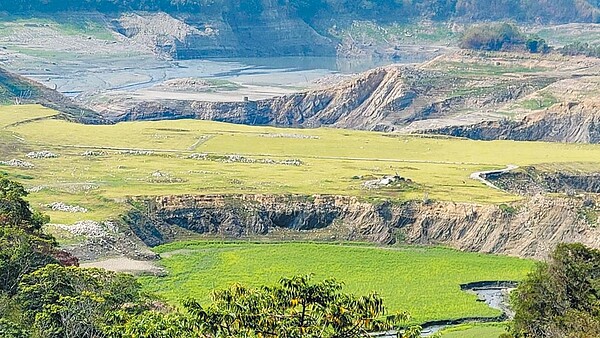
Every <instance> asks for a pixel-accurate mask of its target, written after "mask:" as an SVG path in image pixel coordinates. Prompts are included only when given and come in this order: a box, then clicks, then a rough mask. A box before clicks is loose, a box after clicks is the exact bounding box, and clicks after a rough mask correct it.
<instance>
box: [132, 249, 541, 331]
mask: <svg viewBox="0 0 600 338" xmlns="http://www.w3.org/2000/svg"><path fill="white" fill-rule="evenodd" d="M155 250H156V251H157V252H159V253H161V256H162V257H163V259H162V260H161V261H160V264H161V265H163V266H164V267H165V268H166V269H167V270H168V271H169V274H168V275H167V276H166V277H143V278H142V279H141V281H142V283H143V284H144V286H145V288H146V289H147V290H149V291H152V292H156V293H158V294H159V295H161V296H163V297H165V299H167V300H168V301H170V302H173V303H177V302H179V301H181V300H183V299H185V298H186V297H195V298H197V299H199V300H201V301H203V302H208V301H209V295H210V291H211V290H213V289H215V288H223V287H227V286H228V285H230V284H232V283H235V282H239V283H243V284H247V285H253V286H259V285H265V284H267V285H270V284H273V283H276V282H277V281H278V279H279V278H281V277H282V276H293V275H298V274H309V273H314V274H315V278H316V279H325V278H330V277H335V278H337V279H338V280H340V281H343V282H344V283H345V288H346V291H348V292H352V293H357V294H364V293H368V292H377V293H379V294H380V295H381V296H382V297H384V299H385V300H386V304H387V307H388V309H389V310H390V311H398V310H407V311H409V312H410V313H411V314H412V316H413V320H414V322H417V323H421V322H424V321H428V320H436V319H448V318H459V317H467V316H496V315H498V314H499V312H498V311H496V310H493V309H491V308H489V307H487V306H486V305H485V304H483V303H481V302H476V301H475V300H476V296H475V295H472V294H468V293H465V292H463V291H461V290H460V287H459V285H460V284H461V283H466V282H472V281H480V280H519V279H522V278H523V277H524V276H525V274H526V273H527V272H528V271H529V270H530V268H531V267H532V264H533V263H532V262H531V261H528V260H522V259H517V258H511V257H501V256H492V255H481V254H474V253H463V252H459V251H455V250H450V249H444V248H421V247H397V248H378V247H372V246H367V245H333V244H312V243H275V244H264V243H263V244H252V243H239V242H238V243H213V242H189V243H185V242H179V243H174V244H169V245H164V246H160V247H157V248H155Z"/></svg>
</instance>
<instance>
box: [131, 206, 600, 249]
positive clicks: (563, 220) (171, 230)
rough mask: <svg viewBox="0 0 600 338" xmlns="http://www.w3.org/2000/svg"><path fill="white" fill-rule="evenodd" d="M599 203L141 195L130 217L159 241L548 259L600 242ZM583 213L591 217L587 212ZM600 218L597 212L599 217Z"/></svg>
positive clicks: (141, 232)
mask: <svg viewBox="0 0 600 338" xmlns="http://www.w3.org/2000/svg"><path fill="white" fill-rule="evenodd" d="M596 203H597V201H595V200H594V199H590V198H585V199H584V198H566V197H565V198H549V197H543V196H537V197H533V198H531V199H528V200H526V201H524V202H520V203H517V204H515V205H511V206H508V205H501V206H496V205H475V204H464V203H452V202H433V201H430V202H422V201H407V202H404V203H391V202H378V203H371V202H367V201H362V200H360V199H358V198H355V197H346V196H273V195H239V196H165V197H155V198H142V197H139V198H136V199H134V200H133V201H132V205H135V206H136V208H134V209H132V211H131V212H129V214H128V215H127V216H126V217H125V219H126V222H127V223H128V224H129V225H130V226H131V229H132V230H133V231H134V233H136V234H137V235H138V236H139V237H140V238H141V239H142V240H143V241H144V242H145V243H146V244H148V245H151V246H154V245H159V244H162V243H166V242H169V241H172V240H174V239H175V238H180V237H181V236H182V235H185V234H189V233H190V231H191V232H192V233H196V234H203V235H207V236H209V237H219V238H223V237H224V238H256V237H261V236H266V237H268V236H271V235H273V234H279V235H281V234H284V235H285V236H291V237H276V238H295V239H317V240H357V241H370V242H375V243H382V244H392V243H396V242H405V243H411V244H427V245H447V246H451V247H454V248H457V249H460V250H466V251H476V252H484V253H501V254H508V255H515V256H522V257H537V258H540V257H545V256H546V255H547V254H548V253H549V251H550V250H552V248H553V247H554V246H555V245H556V244H558V243H560V242H582V243H585V244H587V245H590V246H593V247H600V239H599V238H600V236H598V235H599V234H600V230H598V229H596V228H595V226H596V224H597V222H598V220H597V219H593V217H591V216H589V215H597V214H596V209H597V206H596ZM582 215H588V216H587V217H584V216H582ZM596 217H597V216H596Z"/></svg>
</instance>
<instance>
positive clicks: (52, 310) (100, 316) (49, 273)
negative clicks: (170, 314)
mask: <svg viewBox="0 0 600 338" xmlns="http://www.w3.org/2000/svg"><path fill="white" fill-rule="evenodd" d="M16 299H17V300H18V302H19V304H20V306H21V308H22V311H23V316H24V318H25V321H26V322H27V324H29V325H30V326H31V327H32V330H33V331H34V332H36V334H37V335H38V336H40V337H48V338H51V337H52V338H61V337H96V336H99V335H100V334H101V332H102V328H103V325H104V323H105V322H106V316H107V315H108V314H109V313H110V312H111V311H117V310H119V309H121V308H122V307H123V305H124V304H136V303H139V302H140V301H141V300H142V299H143V295H142V293H141V292H140V285H139V284H138V283H137V282H136V281H135V279H134V277H133V276H131V275H127V274H117V273H112V272H107V271H105V270H101V269H81V268H78V267H62V266H59V265H55V264H50V265H47V266H45V267H43V268H40V269H38V270H36V271H35V272H33V273H31V274H29V275H26V276H24V277H23V278H22V281H21V283H20V285H19V292H18V294H17V295H16Z"/></svg>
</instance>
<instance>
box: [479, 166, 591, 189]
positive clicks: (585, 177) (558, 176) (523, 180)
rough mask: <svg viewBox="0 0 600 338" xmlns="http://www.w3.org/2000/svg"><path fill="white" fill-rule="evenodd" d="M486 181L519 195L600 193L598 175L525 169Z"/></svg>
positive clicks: (490, 176) (533, 168)
mask: <svg viewBox="0 0 600 338" xmlns="http://www.w3.org/2000/svg"><path fill="white" fill-rule="evenodd" d="M485 179H487V180H488V181H490V182H492V183H493V184H494V185H495V186H497V187H499V188H501V189H502V190H506V191H510V192H512V193H515V194H519V195H536V194H543V193H566V194H570V195H572V194H575V193H595V194H598V193H600V174H598V173H586V174H580V173H569V172H549V171H541V170H538V169H537V168H535V167H525V168H521V169H518V170H513V171H510V172H505V173H502V174H500V175H485Z"/></svg>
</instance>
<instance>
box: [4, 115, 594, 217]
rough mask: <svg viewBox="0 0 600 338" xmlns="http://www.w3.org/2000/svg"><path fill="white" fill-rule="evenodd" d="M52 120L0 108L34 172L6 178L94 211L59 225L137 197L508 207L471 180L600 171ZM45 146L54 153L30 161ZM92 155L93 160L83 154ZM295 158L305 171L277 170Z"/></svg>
mask: <svg viewBox="0 0 600 338" xmlns="http://www.w3.org/2000/svg"><path fill="white" fill-rule="evenodd" d="M54 114H56V112H54V111H52V110H49V109H46V108H42V107H40V106H4V107H0V161H3V160H4V161H6V160H10V159H13V158H16V159H21V160H26V161H28V162H31V163H33V164H34V165H35V168H32V169H25V168H15V167H9V166H0V172H5V173H8V174H9V175H10V176H11V177H13V178H16V179H19V180H20V181H21V182H23V183H24V184H25V185H26V186H27V187H29V188H32V187H37V189H36V192H34V193H32V194H31V195H30V200H31V202H32V203H33V204H34V206H36V207H38V206H42V205H45V204H48V203H52V202H63V203H70V204H76V205H81V206H83V207H85V208H88V209H89V210H90V212H89V213H87V214H68V213H61V212H54V211H49V210H44V211H47V212H48V213H49V214H50V215H51V217H52V221H53V222H61V223H71V222H74V221H77V220H80V219H92V220H102V219H106V218H108V217H115V216H118V215H119V214H120V213H121V212H122V210H123V207H124V206H123V205H122V204H121V203H120V201H122V200H123V199H124V198H125V197H127V196H131V195H161V194H186V193H191V194H232V193H265V194H307V195H310V194H342V195H355V196H360V197H363V198H368V199H381V198H386V199H392V200H406V199H422V198H423V197H424V196H425V195H427V196H428V197H429V198H430V199H434V200H450V201H456V202H476V203H506V202H511V201H515V200H517V199H519V197H518V196H514V195H510V194H508V193H505V192H502V191H497V190H493V189H490V188H488V187H486V186H485V185H483V184H481V183H479V182H477V181H475V180H471V179H469V175H470V174H471V173H473V172H475V171H480V170H488V169H493V168H503V167H505V166H506V165H507V164H516V165H520V166H525V165H542V166H543V165H548V164H551V166H552V167H553V168H555V169H557V170H559V169H560V168H562V167H568V168H569V170H570V171H573V170H577V171H583V172H585V171H593V170H596V168H597V166H598V164H600V156H599V155H600V146H598V145H582V144H560V143H541V142H513V141H493V142H484V141H471V140H463V139H452V138H442V137H422V136H405V135H399V134H385V133H375V132H363V131H351V130H340V129H327V128H320V129H278V128H272V127H251V126H242V125H232V124H225V123H218V122H209V121H197V120H193V121H189V120H178V121H160V122H131V123H120V124H117V125H103V126H93V125H81V124H76V123H70V122H67V121H62V120H56V119H45V118H44V117H48V116H52V115H54ZM42 150H48V151H52V152H54V153H56V154H58V155H59V157H58V158H49V159H28V158H26V157H25V155H26V154H27V153H28V152H30V151H42ZM86 151H95V152H96V154H95V155H98V156H84V155H83V153H84V152H86ZM131 151H148V152H149V153H142V154H139V153H138V154H137V155H136V154H132V153H130V152H131ZM194 153H197V154H199V153H202V154H207V155H208V157H207V158H208V160H201V159H191V158H189V156H190V155H191V154H194ZM228 155H241V156H243V157H244V158H247V159H250V160H251V161H252V162H253V163H242V162H231V163H229V162H227V161H225V159H226V156H228ZM292 159H299V160H300V161H302V165H299V166H294V165H284V164H277V163H272V162H277V161H279V162H281V161H285V160H292ZM269 162H271V163H269ZM157 172H160V174H157ZM396 173H397V174H399V175H401V176H403V177H406V178H409V179H411V180H413V181H414V182H415V185H413V186H411V187H408V188H407V187H398V188H394V187H390V188H385V189H375V190H365V189H364V188H363V183H364V182H365V181H366V180H369V179H373V178H379V177H383V176H384V175H393V174H396ZM157 175H159V176H160V175H162V176H160V177H161V179H156V176H157Z"/></svg>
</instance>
